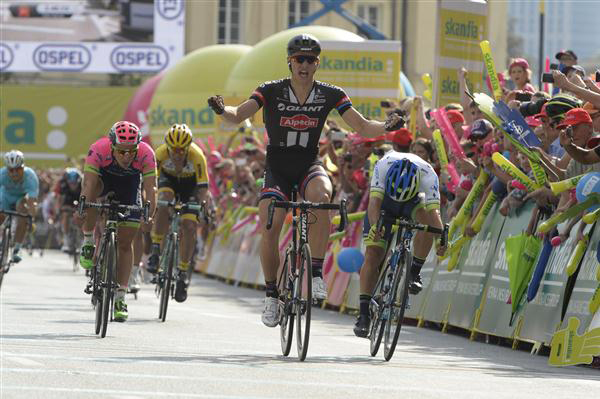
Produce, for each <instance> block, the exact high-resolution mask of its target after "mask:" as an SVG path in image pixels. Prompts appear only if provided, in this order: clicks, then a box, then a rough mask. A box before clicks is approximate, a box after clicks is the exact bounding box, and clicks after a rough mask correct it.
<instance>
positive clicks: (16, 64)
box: [0, 0, 185, 73]
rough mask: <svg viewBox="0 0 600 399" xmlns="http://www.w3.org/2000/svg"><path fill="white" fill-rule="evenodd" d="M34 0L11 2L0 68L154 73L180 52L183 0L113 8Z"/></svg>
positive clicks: (137, 1) (146, 0)
mask: <svg viewBox="0 0 600 399" xmlns="http://www.w3.org/2000/svg"><path fill="white" fill-rule="evenodd" d="M44 3H45V2H44V1H40V0H38V1H37V2H36V1H32V2H28V3H23V4H21V5H14V6H11V7H10V10H9V11H10V12H9V13H7V15H6V16H5V19H4V20H3V21H2V25H1V26H0V37H2V41H1V42H0V71H2V72H90V73H128V72H148V73H156V72H159V71H162V70H163V69H166V68H168V67H169V66H171V65H173V64H174V63H175V62H177V61H178V60H179V59H180V58H181V57H183V54H184V45H185V2H184V0H130V1H120V2H118V7H117V8H116V9H104V8H102V6H101V5H100V4H101V2H95V3H93V2H87V3H84V2H70V3H68V2H67V3H65V4H61V5H60V13H57V11H56V10H55V8H52V7H48V5H47V4H44Z"/></svg>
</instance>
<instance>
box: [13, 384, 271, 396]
mask: <svg viewBox="0 0 600 399" xmlns="http://www.w3.org/2000/svg"><path fill="white" fill-rule="evenodd" d="M2 389H3V390H6V391H48V392H69V393H89V394H106V395H143V397H147V396H169V397H176V398H218V399H230V398H239V397H240V396H239V395H217V394H203V393H183V392H177V393H174V392H156V391H126V390H118V389H84V388H54V387H26V386H20V385H4V386H3V387H2ZM130 397H131V396H130ZM246 398H248V399H264V397H261V398H258V397H251V396H246Z"/></svg>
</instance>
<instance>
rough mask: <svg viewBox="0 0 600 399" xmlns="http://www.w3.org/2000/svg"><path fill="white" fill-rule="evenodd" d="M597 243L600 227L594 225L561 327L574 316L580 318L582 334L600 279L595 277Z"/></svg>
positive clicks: (597, 265)
mask: <svg viewBox="0 0 600 399" xmlns="http://www.w3.org/2000/svg"><path fill="white" fill-rule="evenodd" d="M599 244H600V229H599V228H598V226H596V230H594V234H593V235H592V238H591V240H590V244H589V245H588V248H587V250H586V252H585V255H584V256H583V259H582V260H581V264H580V266H579V273H578V274H577V281H576V282H575V286H574V287H573V292H572V293H571V299H570V300H569V303H568V306H567V309H566V313H565V315H564V317H563V320H562V327H561V328H566V327H567V323H568V321H569V318H570V317H576V318H578V319H579V320H581V324H580V326H579V331H578V333H579V334H583V332H584V331H585V327H586V326H588V325H590V324H591V322H592V319H593V317H594V314H592V313H591V311H590V306H589V305H590V300H591V299H592V296H593V295H594V292H595V291H596V289H597V288H598V286H599V285H600V280H598V278H597V276H598V268H599V267H600V263H599V262H598V260H597V248H598V245H599ZM596 313H598V310H596Z"/></svg>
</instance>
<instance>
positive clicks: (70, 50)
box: [33, 44, 92, 72]
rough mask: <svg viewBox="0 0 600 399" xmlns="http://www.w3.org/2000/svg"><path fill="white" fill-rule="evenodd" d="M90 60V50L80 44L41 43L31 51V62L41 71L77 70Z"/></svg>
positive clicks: (86, 64) (81, 68)
mask: <svg viewBox="0 0 600 399" xmlns="http://www.w3.org/2000/svg"><path fill="white" fill-rule="evenodd" d="M91 61H92V54H91V53H90V50H88V49H87V47H85V46H82V45H80V44H42V45H41V46H38V47H37V48H36V49H35V51H34V52H33V63H34V64H35V65H36V66H37V67H38V68H39V69H41V70H42V71H58V72H63V71H64V72H79V71H83V70H84V69H86V68H87V67H88V65H90V62H91Z"/></svg>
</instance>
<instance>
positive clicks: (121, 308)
mask: <svg viewBox="0 0 600 399" xmlns="http://www.w3.org/2000/svg"><path fill="white" fill-rule="evenodd" d="M128 316H129V313H127V304H126V303H125V300H124V299H117V300H116V301H115V312H114V314H113V319H114V320H115V321H118V322H121V323H122V322H124V321H127V317H128Z"/></svg>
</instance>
